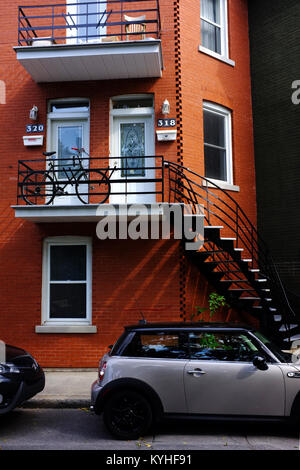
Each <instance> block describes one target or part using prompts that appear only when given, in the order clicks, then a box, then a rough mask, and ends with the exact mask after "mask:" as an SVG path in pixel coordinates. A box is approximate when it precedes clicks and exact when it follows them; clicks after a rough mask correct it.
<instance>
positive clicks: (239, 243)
mask: <svg viewBox="0 0 300 470" xmlns="http://www.w3.org/2000/svg"><path fill="white" fill-rule="evenodd" d="M165 166H166V172H165V177H166V179H167V180H168V191H169V195H168V200H169V202H181V203H185V204H188V205H190V206H191V207H192V211H193V213H194V214H199V213H202V214H204V217H205V221H206V225H215V226H222V227H224V232H225V234H224V235H225V237H226V235H227V236H230V235H231V236H232V237H234V238H235V239H236V242H235V243H236V248H238V247H239V248H243V249H244V253H245V256H246V258H249V259H251V261H249V263H248V265H249V267H250V268H252V269H259V270H260V274H261V275H262V276H263V277H266V278H267V279H268V281H269V284H270V285H271V291H272V297H273V300H274V301H275V303H276V304H277V305H279V307H280V309H279V310H280V314H281V315H282V316H283V317H284V318H285V319H286V320H287V321H293V320H295V319H296V318H297V315H296V314H295V312H294V311H293V309H292V307H291V305H290V303H289V300H288V296H287V293H286V291H285V288H284V285H283V283H282V281H281V278H280V276H279V274H278V271H277V269H276V266H275V263H274V261H273V259H272V256H271V254H270V252H269V250H268V247H267V245H266V243H265V242H264V240H263V239H262V238H261V237H260V235H259V233H258V231H257V229H256V228H255V226H254V225H253V223H252V222H251V220H250V219H249V217H248V216H247V215H246V213H245V212H244V210H243V209H242V208H241V206H240V205H239V204H238V202H237V201H236V200H235V199H234V198H233V197H232V196H231V195H230V194H229V193H228V192H227V191H225V190H223V189H222V188H220V187H219V186H218V185H217V184H215V183H213V182H212V181H210V180H209V179H207V178H205V177H203V176H200V175H199V174H197V173H195V172H194V171H191V170H190V169H188V168H186V167H183V166H182V165H179V164H177V163H173V162H167V161H166V162H165ZM216 189H217V191H216ZM221 261H223V262H224V260H221Z"/></svg>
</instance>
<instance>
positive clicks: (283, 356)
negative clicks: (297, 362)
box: [254, 331, 292, 362]
mask: <svg viewBox="0 0 300 470" xmlns="http://www.w3.org/2000/svg"><path fill="white" fill-rule="evenodd" d="M254 334H255V336H256V337H257V338H258V339H259V340H260V341H261V342H262V343H263V344H265V345H266V346H267V348H268V349H269V350H270V351H271V352H272V353H273V354H274V355H275V356H276V357H277V358H278V359H279V360H280V361H281V362H292V358H291V354H289V353H285V352H283V351H282V350H281V349H280V348H279V346H277V344H275V343H273V342H272V341H271V340H269V339H268V338H266V337H265V336H264V335H263V334H262V333H260V332H259V331H254Z"/></svg>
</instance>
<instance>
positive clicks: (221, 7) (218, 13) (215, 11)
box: [201, 0, 228, 57]
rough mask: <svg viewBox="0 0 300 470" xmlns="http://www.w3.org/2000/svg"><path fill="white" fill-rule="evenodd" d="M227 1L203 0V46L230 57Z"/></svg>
mask: <svg viewBox="0 0 300 470" xmlns="http://www.w3.org/2000/svg"><path fill="white" fill-rule="evenodd" d="M227 31H228V27H227V0H201V45H202V47H204V48H205V49H208V50H209V51H211V52H213V53H215V54H218V55H220V56H222V57H228V39H227Z"/></svg>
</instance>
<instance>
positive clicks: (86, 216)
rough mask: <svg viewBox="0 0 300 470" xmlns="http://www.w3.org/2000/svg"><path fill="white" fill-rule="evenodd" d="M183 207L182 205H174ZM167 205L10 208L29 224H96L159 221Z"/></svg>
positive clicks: (82, 205) (81, 205) (17, 216)
mask: <svg viewBox="0 0 300 470" xmlns="http://www.w3.org/2000/svg"><path fill="white" fill-rule="evenodd" d="M176 205H183V204H176ZM169 206H170V205H169V203H163V202H162V203H157V204H103V205H99V204H86V205H85V204H80V205H76V206H75V205H51V206H50V205H49V206H47V205H37V206H34V205H32V206H30V205H28V206H11V207H12V208H13V209H14V210H15V217H16V218H20V219H23V220H29V221H31V222H38V223H48V222H62V223H66V222H98V221H99V220H101V219H102V218H103V217H116V219H117V220H120V219H121V218H122V217H126V219H127V220H128V221H129V220H132V219H134V218H135V217H137V216H138V215H139V216H145V217H149V216H155V217H158V218H159V220H162V218H163V217H164V215H165V211H166V210H167V208H168V207H169Z"/></svg>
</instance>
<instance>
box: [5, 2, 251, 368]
mask: <svg viewBox="0 0 300 470" xmlns="http://www.w3.org/2000/svg"><path fill="white" fill-rule="evenodd" d="M43 3H45V4H46V3H48V2H44V0H39V1H35V2H34V1H32V0H30V1H26V0H25V2H23V4H25V5H33V4H37V5H38V4H43ZM17 6H18V3H17V2H16V1H11V2H7V3H6V4H5V5H3V6H2V22H3V24H5V28H1V31H0V79H1V80H3V81H4V82H5V84H6V104H5V105H0V126H1V127H0V128H1V139H0V148H1V152H0V153H1V159H0V183H1V185H0V191H1V197H0V204H1V226H2V227H1V235H0V237H1V238H0V250H1V251H0V258H1V271H0V276H1V280H0V282H1V284H0V285H1V315H0V336H1V338H2V339H3V340H4V341H6V342H7V343H11V344H15V345H18V346H22V347H24V348H25V349H28V350H29V351H30V352H32V354H34V355H35V357H36V358H37V359H38V360H39V361H40V363H41V365H43V366H52V367H95V366H96V365H97V361H98V359H99V356H100V354H101V353H103V351H105V350H106V347H107V345H108V344H111V343H112V342H113V341H114V340H115V339H116V337H117V336H118V335H119V334H120V332H121V331H122V326H123V325H124V324H128V323H134V322H136V321H138V320H139V319H140V317H141V316H140V312H141V311H142V312H143V314H144V316H145V317H146V318H147V320H149V321H151V320H179V319H180V317H184V318H189V316H190V314H191V312H192V311H194V309H195V307H196V306H199V305H200V306H203V305H206V304H207V296H208V293H209V292H210V291H211V287H210V286H209V285H208V284H207V281H206V280H205V278H204V277H203V276H202V275H200V274H199V272H198V271H197V270H196V269H195V268H194V267H192V266H190V265H189V263H188V262H187V261H186V260H185V259H184V257H183V256H182V251H181V249H180V246H179V242H177V241H172V240H158V241H155V240H149V241H145V240H137V241H134V240H115V241H114V240H111V241H100V240H98V239H97V237H96V233H95V224H94V223H85V224H83V223H48V224H46V223H40V224H36V223H33V222H29V221H24V220H22V219H16V218H15V217H14V211H13V209H12V208H11V206H12V205H14V204H15V203H16V193H17V171H18V160H20V159H35V158H40V157H41V152H42V151H43V150H45V147H44V148H43V149H42V148H41V147H38V148H25V147H24V145H23V141H22V136H23V135H25V126H26V124H28V113H29V110H30V109H31V107H32V106H33V105H34V104H35V105H37V106H38V108H39V121H40V122H41V123H44V124H45V125H46V122H47V102H48V100H50V99H54V98H71V97H72V98H74V97H81V98H88V99H89V100H90V154H91V155H93V156H105V155H108V153H109V100H110V98H111V97H113V96H117V95H124V94H137V93H153V95H154V102H155V120H156V119H157V118H159V117H161V113H160V110H161V105H162V102H163V101H164V99H165V98H167V99H168V100H169V102H170V106H171V113H170V116H172V117H175V116H176V118H177V123H178V124H177V125H178V138H177V141H175V142H169V143H164V142H163V143H160V142H157V141H156V143H155V153H156V155H164V157H165V158H166V159H168V160H170V161H174V162H182V163H183V164H184V165H185V166H187V167H189V168H191V169H192V170H194V171H196V172H198V173H200V174H203V171H204V165H203V162H204V159H203V108H202V103H203V100H208V101H212V102H215V103H217V104H220V105H222V106H224V107H228V108H229V109H230V110H232V117H233V133H232V134H233V172H234V184H235V185H238V186H240V192H238V193H233V194H232V195H233V197H236V199H237V200H238V202H239V203H240V204H241V206H242V207H243V208H244V210H245V212H246V213H247V214H248V216H249V218H250V219H251V220H252V221H253V222H254V223H256V202H255V179H254V178H255V173H254V170H255V169H254V156H253V135H252V111H251V90H250V70H249V67H250V65H249V63H250V60H249V42H248V17H247V1H246V0H229V1H228V11H229V45H230V58H231V59H232V60H234V61H235V66H234V67H233V66H231V65H228V64H227V63H223V62H222V61H219V60H217V59H215V58H212V57H210V56H208V55H206V54H204V53H202V52H199V50H198V47H199V44H200V6H199V1H192V2H188V3H186V2H177V1H175V2H172V1H170V0H161V2H160V9H161V10H160V13H161V20H162V35H161V39H162V51H163V61H164V70H163V73H162V77H161V78H155V79H135V80H110V81H105V80H104V81H101V82H100V81H87V82H65V83H45V84H37V83H35V82H34V81H33V80H32V78H31V77H30V76H29V74H27V72H25V71H24V69H23V68H22V66H21V65H20V64H19V63H18V61H17V59H16V54H15V52H14V50H13V46H15V45H16V44H17V26H18V24H17ZM4 30H5V31H4ZM46 133H47V129H45V133H44V135H45V137H46ZM45 140H46V139H45ZM61 235H84V236H91V237H92V238H93V247H92V249H93V294H92V299H93V303H92V314H93V320H92V323H93V325H96V326H97V329H98V331H97V333H96V334H37V333H35V326H36V325H39V324H40V322H41V286H42V245H43V240H44V239H45V238H47V237H50V236H61ZM221 318H222V319H226V318H227V313H226V312H225V313H224V315H223V316H222V315H221V317H220V318H218V319H221ZM244 318H245V317H243V318H242V319H244ZM231 319H241V318H240V317H239V316H238V315H237V314H236V313H232V316H231Z"/></svg>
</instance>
